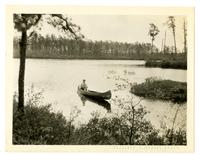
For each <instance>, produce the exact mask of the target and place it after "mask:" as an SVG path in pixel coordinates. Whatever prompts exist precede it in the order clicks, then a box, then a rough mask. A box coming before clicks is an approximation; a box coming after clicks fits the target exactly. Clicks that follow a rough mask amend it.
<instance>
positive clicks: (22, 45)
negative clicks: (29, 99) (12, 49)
mask: <svg viewBox="0 0 200 155" xmlns="http://www.w3.org/2000/svg"><path fill="white" fill-rule="evenodd" d="M26 44H27V32H26V30H23V31H22V36H21V41H20V66H19V78H18V92H19V97H18V101H19V103H18V111H20V112H22V113H23V112H24V77H25V61H26V46H27V45H26Z"/></svg>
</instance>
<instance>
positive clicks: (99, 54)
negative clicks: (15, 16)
mask: <svg viewBox="0 0 200 155" xmlns="http://www.w3.org/2000/svg"><path fill="white" fill-rule="evenodd" d="M19 42H20V40H19V39H18V38H17V37H15V38H14V46H13V47H14V50H13V51H14V58H18V57H19V49H20V47H19ZM151 48H152V45H151V43H139V42H135V43H122V42H112V41H84V40H72V39H67V38H63V37H55V36H54V35H51V36H48V35H47V36H46V37H43V36H41V35H38V34H34V35H33V36H32V37H31V38H30V39H29V40H28V46H27V53H26V57H27V58H53V59H129V60H144V59H160V58H162V57H165V58H166V57H169V58H170V56H171V55H172V54H174V53H173V47H169V46H165V47H164V48H163V49H158V48H157V47H155V46H153V50H151ZM176 55H180V56H181V55H184V53H180V51H179V54H176Z"/></svg>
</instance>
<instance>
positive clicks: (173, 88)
mask: <svg viewBox="0 0 200 155" xmlns="http://www.w3.org/2000/svg"><path fill="white" fill-rule="evenodd" d="M131 92H132V93H133V94H135V95H137V96H141V97H145V98H149V99H161V100H170V101H172V102H178V103H182V102H185V101H187V83H186V82H176V81H172V80H159V79H153V78H149V79H146V81H145V82H144V83H141V84H136V85H134V86H133V87H132V88H131Z"/></svg>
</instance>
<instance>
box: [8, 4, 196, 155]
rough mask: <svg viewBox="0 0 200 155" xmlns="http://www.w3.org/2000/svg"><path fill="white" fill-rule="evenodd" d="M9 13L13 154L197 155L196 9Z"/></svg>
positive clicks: (39, 9)
mask: <svg viewBox="0 0 200 155" xmlns="http://www.w3.org/2000/svg"><path fill="white" fill-rule="evenodd" d="M7 12H8V14H7V15H8V16H7V17H8V18H7V20H8V21H7V24H8V29H7V33H8V34H9V36H8V45H7V48H8V50H7V62H8V63H7V67H8V68H9V69H8V70H7V75H8V76H7V77H8V79H7V83H9V85H7V87H8V89H7V98H6V99H7V111H8V113H7V116H9V118H10V119H9V121H8V122H7V124H8V125H7V129H8V131H7V132H8V133H9V134H8V138H7V144H9V146H10V149H11V150H12V149H13V150H15V148H17V147H21V149H22V150H23V146H24V147H26V146H29V147H31V146H35V147H37V146H38V147H39V146H40V145H42V146H44V145H45V146H48V147H54V146H56V147H63V148H65V149H67V148H68V147H67V146H72V147H82V148H83V147H84V149H86V148H87V147H88V148H89V147H90V146H95V147H101V146H105V147H107V149H108V150H109V147H110V148H112V149H114V146H116V145H117V147H119V148H120V147H123V146H125V147H126V146H128V148H127V149H132V150H134V148H137V149H139V148H140V147H141V148H145V146H147V147H148V148H149V150H151V147H152V149H153V148H154V149H153V150H154V152H156V151H155V150H156V149H155V147H156V148H158V149H157V150H159V147H160V149H161V150H165V149H164V148H163V147H165V146H167V147H168V151H169V150H170V149H171V148H173V149H171V150H170V152H176V151H178V152H181V150H183V151H186V152H187V151H191V150H193V141H194V135H193V134H194V131H193V121H194V118H193V114H194V112H193V110H194V109H193V106H194V100H193V97H194V96H193V93H194V92H193V89H194V81H193V78H194V71H193V70H194V65H193V62H194V60H193V59H194V58H193V55H194V28H193V27H194V8H189V7H188V8H181V7H177V8H168V7H166V8H165V7H163V8H161V7H160V8H159V7H155V8H151V7H147V8H134V7H69V6H66V7H65V6H62V7H53V6H51V7H46V8H45V7H44V9H43V8H42V7H18V6H9V7H7ZM138 147H139V148H138ZM148 148H147V150H148ZM176 148H177V149H176ZM74 149H75V148H74ZM20 151H21V150H20ZM35 151H37V150H35ZM140 151H142V152H145V150H140Z"/></svg>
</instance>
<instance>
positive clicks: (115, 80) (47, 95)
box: [14, 59, 187, 128]
mask: <svg viewBox="0 0 200 155" xmlns="http://www.w3.org/2000/svg"><path fill="white" fill-rule="evenodd" d="M14 62H15V63H14V70H15V76H14V83H15V86H14V89H15V90H17V79H18V67H19V60H17V59H15V60H14ZM142 64H144V61H135V60H134V61H133V60H132V61H129V60H50V59H49V60H48V59H27V61H26V76H25V84H26V88H29V87H30V86H31V85H32V84H33V85H34V88H35V89H38V90H44V103H51V104H52V105H53V110H55V111H61V112H62V113H63V114H64V115H65V116H66V117H68V116H69V113H70V112H71V111H72V109H73V108H74V107H77V108H78V109H80V110H81V112H80V115H79V117H78V118H77V120H78V122H80V123H85V122H87V121H88V120H89V118H90V117H91V113H92V112H96V111H98V112H99V113H100V114H101V116H108V117H109V116H110V115H112V114H113V113H114V112H117V111H119V110H121V109H119V107H118V106H116V105H115V104H114V103H113V101H112V100H110V101H109V102H110V104H111V112H108V111H107V110H106V109H105V108H104V107H102V106H100V105H98V104H95V103H93V102H90V101H86V103H85V105H84V106H83V103H82V101H81V99H80V97H79V96H78V94H77V87H78V85H79V84H80V83H81V81H82V79H86V83H87V85H88V87H89V89H91V90H97V91H102V92H103V91H106V90H111V91H112V98H115V97H116V96H117V97H119V98H125V99H129V98H133V101H134V102H135V103H136V102H138V101H139V99H140V98H139V97H137V96H135V95H133V94H130V93H129V90H130V87H126V88H122V89H120V90H117V85H116V84H122V85H123V84H125V82H124V81H123V80H121V78H122V79H126V80H128V81H129V82H132V83H134V82H136V83H141V82H144V81H145V79H146V78H149V77H158V78H162V79H170V80H174V81H183V82H186V81H187V79H186V70H177V69H161V68H145V67H143V66H141V65H142ZM141 104H142V105H144V106H145V107H146V108H147V110H148V111H150V113H149V114H148V115H147V117H146V118H147V119H148V120H150V121H151V122H152V124H153V125H154V126H155V127H157V128H160V126H161V124H165V123H167V125H168V126H171V123H172V118H173V117H174V114H175V111H176V109H177V105H175V104H173V103H171V102H166V101H152V100H146V99H145V100H143V101H142V102H141ZM176 126H177V127H181V128H185V127H186V104H182V105H181V107H180V108H179V113H178V116H177V123H176Z"/></svg>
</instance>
